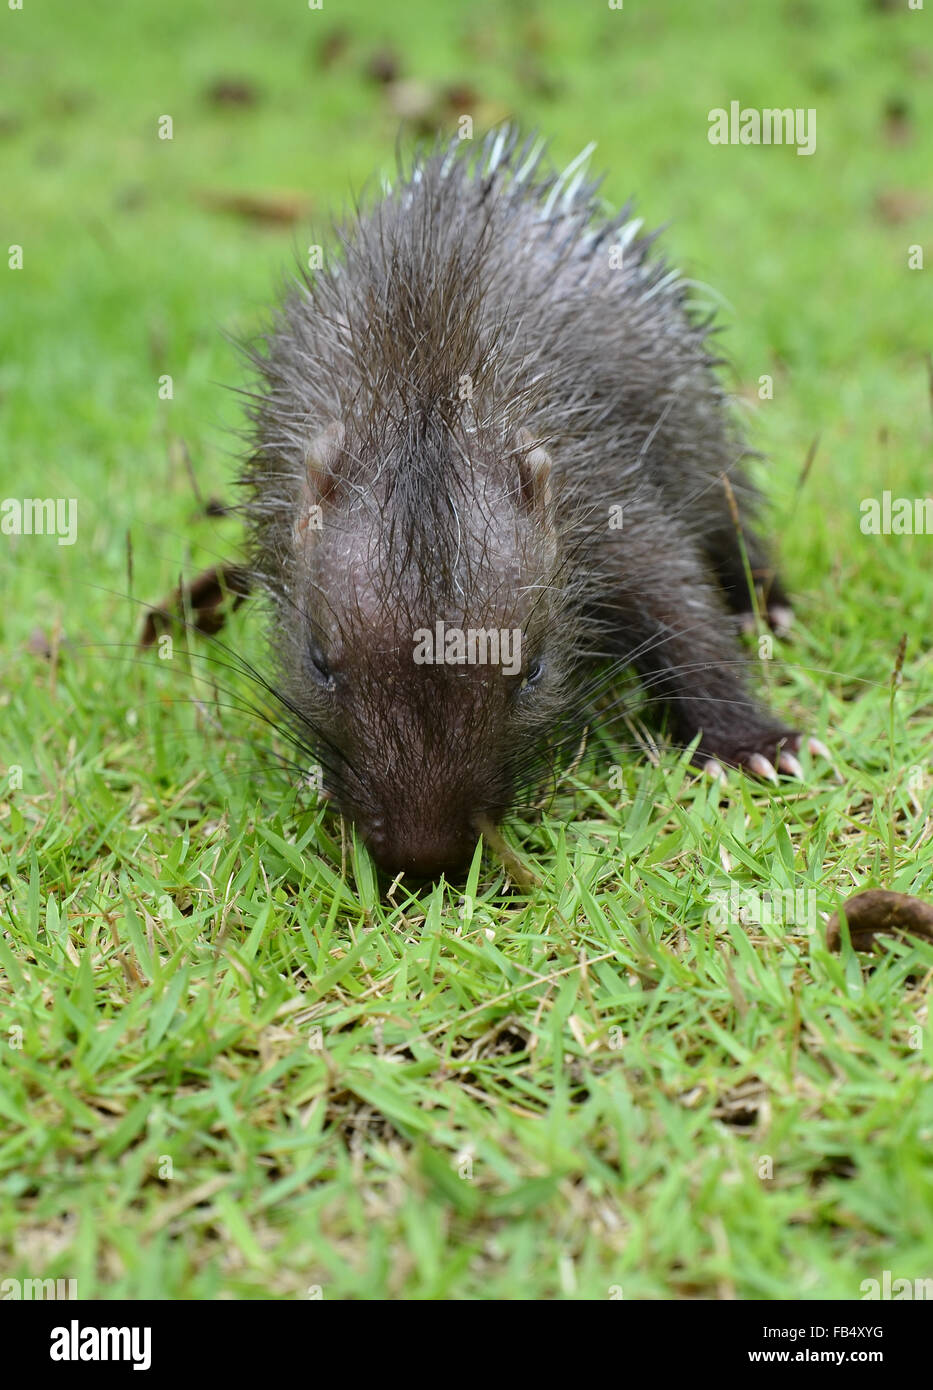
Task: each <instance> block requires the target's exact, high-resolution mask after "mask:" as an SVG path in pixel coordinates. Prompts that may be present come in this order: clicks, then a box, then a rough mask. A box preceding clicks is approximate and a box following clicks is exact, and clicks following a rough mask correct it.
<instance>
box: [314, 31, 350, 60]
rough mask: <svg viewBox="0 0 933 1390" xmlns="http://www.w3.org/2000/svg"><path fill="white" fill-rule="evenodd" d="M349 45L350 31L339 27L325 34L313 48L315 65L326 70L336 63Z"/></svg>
mask: <svg viewBox="0 0 933 1390" xmlns="http://www.w3.org/2000/svg"><path fill="white" fill-rule="evenodd" d="M349 47H350V31H349V29H347V28H344V27H340V28H337V29H331V30H330V32H329V33H327V34H325V35H324V37H323V38H322V39H321V41H320V43H319V44H318V45H317V47H316V48H315V50H314V62H315V65H316V66H317V67H319V68H321V69H322V70H324V71H326V69H327V68H332V67H334V66H335V64H336V63H338V62H339V61H340V60H341V59H342V58H343V57H344V56H345V55H346V52H347V49H348V48H349Z"/></svg>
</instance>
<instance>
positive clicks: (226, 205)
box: [197, 189, 311, 225]
mask: <svg viewBox="0 0 933 1390" xmlns="http://www.w3.org/2000/svg"><path fill="white" fill-rule="evenodd" d="M197 196H198V199H199V201H200V202H201V203H203V205H204V206H205V207H206V208H210V209H211V211H213V212H232V213H233V214H234V215H235V216H237V217H245V218H246V219H247V220H249V221H251V222H264V223H266V224H268V225H281V224H282V223H285V224H289V223H292V222H303V221H306V220H307V218H308V217H309V216H310V214H311V202H310V199H308V198H306V197H305V196H304V194H303V193H287V192H283V193H233V192H223V191H215V190H211V189H201V190H200V191H199V193H198V195H197Z"/></svg>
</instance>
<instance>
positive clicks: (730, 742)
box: [609, 534, 828, 780]
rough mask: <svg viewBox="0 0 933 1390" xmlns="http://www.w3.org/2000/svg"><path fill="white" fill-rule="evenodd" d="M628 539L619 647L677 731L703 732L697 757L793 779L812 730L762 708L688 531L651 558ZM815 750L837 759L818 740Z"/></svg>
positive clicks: (615, 603)
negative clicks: (795, 727) (794, 726)
mask: <svg viewBox="0 0 933 1390" xmlns="http://www.w3.org/2000/svg"><path fill="white" fill-rule="evenodd" d="M634 541H635V538H634V537H632V536H631V535H629V536H628V537H627V540H626V542H625V550H624V552H623V551H622V549H621V546H620V550H619V556H618V558H619V566H618V572H619V579H620V583H619V588H618V590H617V593H616V594H615V596H614V598H613V599H612V600H610V602H609V606H610V610H611V612H610V615H609V620H610V623H611V624H612V626H613V627H614V629H615V642H614V645H615V646H616V649H617V650H618V651H619V654H620V655H621V656H623V657H631V661H632V664H633V665H634V666H635V668H636V670H637V671H638V672H639V674H640V676H641V677H642V680H643V682H644V685H645V688H646V690H647V691H648V693H649V695H650V696H651V698H652V699H654V700H658V699H659V700H662V701H663V702H664V703H665V704H666V705H667V707H668V708H669V710H670V713H671V718H672V721H673V725H674V732H675V735H676V737H677V738H678V739H679V740H680V741H681V742H683V743H690V742H692V741H693V739H694V738H695V737H696V735H697V734H698V733H699V734H701V739H700V744H699V747H698V748H697V751H696V754H695V760H696V761H697V762H698V763H699V764H700V765H701V766H706V767H707V770H709V771H711V772H714V773H716V772H719V771H721V769H722V767H723V766H731V767H741V768H745V769H747V770H748V771H750V772H753V773H755V774H756V775H758V776H762V777H767V778H769V779H770V780H776V772H775V765H776V766H777V768H778V769H779V770H780V771H782V772H786V773H789V774H791V775H792V776H801V775H802V769H801V767H800V764H799V762H798V761H797V759H796V757H795V756H794V754H795V753H796V752H797V751H798V750H799V748H800V745H801V743H802V741H803V735H802V734H800V733H798V732H797V731H795V730H793V729H790V728H788V727H787V726H786V725H785V724H782V723H781V722H780V721H779V720H777V719H775V718H774V716H773V715H771V714H770V713H769V712H768V711H767V710H766V709H763V708H762V707H761V706H760V705H759V704H758V703H757V702H756V701H755V699H754V698H753V697H752V696H751V695H750V694H749V692H748V689H747V687H746V684H745V677H744V671H743V665H744V662H743V657H742V653H741V652H740V650H739V648H738V645H737V643H736V642H735V640H734V639H733V638H732V637H731V635H730V634H729V633H728V631H727V627H726V623H725V615H724V613H723V608H722V602H721V598H720V596H719V594H718V593H717V590H716V586H715V585H714V584H713V583H712V582H711V581H710V580H709V578H708V577H707V575H706V573H705V572H704V568H703V564H702V562H701V560H700V557H699V556H698V555H697V553H696V551H695V549H694V548H693V545H692V543H691V541H690V539H689V537H688V536H687V535H686V534H682V535H680V536H678V537H677V538H676V539H675V541H674V542H673V543H671V544H669V545H668V546H666V547H665V548H664V550H663V551H662V552H660V553H659V550H658V547H657V546H656V545H653V546H646V547H645V554H644V558H643V561H641V562H640V561H639V549H640V547H639V546H638V545H637V543H633V542H634ZM809 746H810V751H811V752H812V753H814V754H818V755H820V756H828V755H827V754H826V750H825V749H824V747H823V745H822V744H820V743H818V742H817V741H816V740H813V739H811V740H810V744H809Z"/></svg>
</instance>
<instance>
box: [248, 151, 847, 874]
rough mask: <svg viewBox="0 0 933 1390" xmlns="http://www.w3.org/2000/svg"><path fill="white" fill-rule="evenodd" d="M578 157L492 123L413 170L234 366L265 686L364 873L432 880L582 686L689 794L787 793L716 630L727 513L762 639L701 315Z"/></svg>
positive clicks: (726, 599) (762, 722)
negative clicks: (564, 164)
mask: <svg viewBox="0 0 933 1390" xmlns="http://www.w3.org/2000/svg"><path fill="white" fill-rule="evenodd" d="M584 153H585V154H586V153H588V152H584ZM584 165H585V159H584V157H583V156H581V157H580V159H578V160H575V161H574V163H573V164H571V165H570V167H569V168H567V169H565V170H564V171H563V172H562V173H555V172H553V171H552V170H550V169H549V168H548V167H547V166H546V164H545V163H544V160H543V156H542V153H541V151H540V148H539V147H538V146H537V145H535V144H533V142H532V141H530V140H529V141H522V139H521V137H520V136H519V135H518V133H517V132H516V131H515V130H514V129H510V128H509V129H504V130H499V131H498V132H494V133H493V134H491V135H490V136H489V137H487V139H486V140H485V141H484V142H483V143H482V145H481V146H479V147H478V148H476V147H473V146H471V145H469V144H463V145H456V146H454V147H452V148H443V149H437V150H435V151H433V152H431V153H429V154H426V155H424V156H419V157H418V158H417V159H416V161H415V163H414V166H413V168H412V169H411V170H410V171H409V172H408V173H407V174H403V175H402V176H401V177H400V180H399V182H398V183H397V184H396V185H395V186H394V187H392V188H391V189H389V188H387V189H386V190H385V191H384V194H383V196H382V197H381V198H380V199H379V200H378V201H376V202H375V204H374V205H372V206H369V207H368V208H365V209H364V210H362V211H358V212H357V213H356V215H355V216H354V217H353V218H352V219H351V220H350V221H349V222H348V223H346V224H345V225H343V226H342V227H341V228H340V229H338V230H337V233H336V235H335V249H334V253H333V254H332V255H331V256H329V257H328V258H327V259H326V262H325V267H324V269H322V270H320V271H315V272H314V273H311V274H303V275H302V278H301V280H300V282H299V284H298V285H297V287H296V288H295V289H294V290H293V291H292V292H290V293H289V294H288V296H287V297H286V300H285V303H284V306H283V307H282V308H281V310H280V311H279V313H278V315H277V317H276V319H275V321H274V323H273V324H272V326H271V329H270V331H269V332H268V333H267V334H266V335H265V336H264V338H263V339H262V342H261V343H260V345H259V346H258V347H257V348H256V349H255V351H254V361H255V363H256V364H257V366H258V368H259V371H260V373H261V381H260V389H259V391H258V392H257V393H256V397H255V406H254V410H253V412H252V417H253V421H254V426H255V441H254V447H253V450H252V453H251V457H250V459H249V461H248V463H247V465H246V468H245V471H244V476H243V482H244V483H245V485H246V489H247V494H246V495H247V501H246V506H245V511H246V515H247V519H248V524H249V535H250V552H251V565H252V568H253V570H254V573H255V576H256V579H257V582H258V583H259V584H261V585H262V586H263V587H264V588H265V589H266V590H267V592H268V594H269V596H270V598H271V612H272V627H271V640H272V649H273V652H274V655H275V659H276V662H277V666H278V680H279V685H280V689H281V694H282V697H283V699H284V703H285V706H286V708H287V709H288V711H289V712H290V714H291V716H292V717H293V718H294V719H295V720H296V721H297V722H298V725H299V726H300V732H301V735H302V738H303V739H304V740H305V741H306V742H308V743H309V744H310V745H311V746H313V748H314V749H315V750H316V752H317V756H318V757H319V760H320V763H321V764H322V766H323V769H324V784H325V787H326V789H327V790H328V792H329V793H330V794H331V796H332V797H333V798H334V800H335V801H336V804H337V806H338V807H339V808H340V810H341V811H342V812H343V813H344V814H345V815H346V816H347V817H349V818H350V819H352V820H353V821H354V822H355V823H356V825H357V827H358V829H359V831H360V832H361V834H362V836H363V837H364V839H365V840H366V842H367V844H368V846H369V848H370V850H371V852H372V853H373V855H374V857H375V858H376V860H377V861H378V863H379V864H380V865H381V866H382V867H384V868H385V869H387V870H391V871H398V870H403V869H404V870H408V871H410V872H413V873H415V874H419V875H427V876H433V875H435V874H438V873H440V872H442V871H448V872H450V871H454V870H457V869H459V868H462V866H463V865H464V864H465V863H466V862H468V861H469V859H470V857H471V855H472V854H473V851H474V849H475V845H476V840H477V835H478V826H480V825H481V824H487V825H488V824H490V823H493V824H494V823H496V822H498V821H499V820H500V819H501V818H502V817H503V815H505V814H506V812H507V811H508V809H509V807H510V805H511V804H512V801H513V798H514V796H515V793H516V790H517V788H519V787H520V786H522V785H527V784H528V783H529V782H531V781H532V780H533V779H534V777H535V775H536V773H537V775H540V773H541V770H542V767H543V766H544V765H546V758H547V756H548V753H549V750H550V751H553V750H554V748H555V747H556V746H557V747H559V746H565V745H566V744H567V742H568V740H569V738H570V737H571V736H572V735H577V736H578V734H579V730H580V728H581V726H582V722H583V720H584V719H585V718H586V717H587V711H588V709H589V708H590V707H591V699H592V695H593V693H594V691H595V690H601V691H603V692H604V691H605V688H606V687H605V681H604V680H603V679H602V678H601V673H603V674H604V673H605V668H606V663H607V662H613V663H615V669H617V670H619V671H620V672H621V671H622V669H623V668H626V667H634V668H635V670H636V671H637V672H638V673H639V675H640V676H641V678H642V681H643V683H644V685H645V687H646V689H647V690H648V692H649V693H650V695H651V697H652V698H653V699H655V700H658V701H659V702H662V703H663V704H664V705H665V706H666V708H667V709H668V711H669V719H670V725H671V728H672V730H673V733H674V735H675V736H676V737H677V738H678V739H679V740H680V741H682V742H684V743H687V742H690V741H691V740H692V739H694V738H695V737H696V735H697V734H700V735H701V738H700V743H699V748H698V752H697V759H698V761H699V762H700V763H701V764H707V765H710V766H711V770H714V771H716V770H718V766H720V765H721V766H734V767H741V768H745V769H748V770H750V771H752V772H755V773H758V774H759V775H764V776H769V777H772V778H774V777H775V776H776V773H775V765H776V766H777V768H779V769H780V770H782V771H784V772H789V773H791V774H799V772H800V765H799V763H798V762H797V760H796V758H795V757H794V753H795V751H797V750H798V749H799V745H800V742H801V735H800V734H798V733H796V732H794V731H793V730H791V729H789V728H787V727H786V726H785V725H784V724H782V723H781V722H780V721H779V720H777V719H775V718H773V717H772V716H771V715H770V714H769V713H768V712H767V711H766V710H764V709H763V708H762V707H761V706H760V705H759V704H758V703H756V701H755V700H754V699H753V697H752V696H751V695H750V694H749V693H748V690H747V688H746V683H745V676H744V674H743V665H744V662H743V661H742V658H741V652H740V649H739V646H738V643H737V639H736V636H735V632H736V629H737V627H738V626H739V620H738V619H737V617H735V616H732V617H730V614H731V615H740V616H741V615H743V614H748V613H749V612H750V611H751V608H752V600H751V597H750V594H749V586H748V582H747V575H746V569H745V563H744V561H743V556H742V551H741V547H740V544H739V537H738V533H737V526H736V519H737V516H738V517H739V518H740V519H741V532H742V536H743V537H744V545H745V551H746V556H747V560H748V564H749V565H750V568H751V572H752V574H753V575H754V577H755V580H756V581H757V583H758V584H759V585H760V586H761V590H762V593H763V596H764V602H765V606H766V612H767V614H768V616H769V617H770V618H771V620H772V622H775V623H777V622H780V621H783V620H784V619H785V618H786V617H787V616H788V615H789V606H788V602H787V599H786V597H785V595H784V592H783V589H782V587H781V584H780V582H779V580H778V579H777V578H776V576H775V575H774V573H773V570H772V568H771V565H770V562H769V560H768V557H767V554H766V551H765V548H764V546H763V544H762V542H761V540H760V539H759V537H758V536H757V534H756V531H755V528H754V517H755V509H756V501H757V499H756V494H755V492H754V490H753V488H752V486H751V485H750V483H749V480H748V478H747V476H746V473H745V469H744V458H745V455H746V450H745V447H744V445H743V441H742V439H741V437H740V434H739V432H738V431H737V429H736V426H735V424H734V422H733V420H732V418H731V416H730V414H729V410H728V404H727V401H726V398H725V396H724V393H723V391H722V388H721V386H720V384H719V382H718V380H717V377H716V375H715V371H714V367H715V359H714V358H713V356H712V354H711V352H710V349H709V345H708V334H709V323H708V321H707V322H703V323H700V322H697V321H695V320H694V318H693V317H692V316H691V315H690V313H689V312H688V309H687V307H686V295H687V291H686V288H685V286H684V283H683V281H682V280H681V279H680V278H679V276H678V274H677V273H676V271H674V270H671V269H670V268H668V267H667V266H666V265H665V264H664V262H663V261H662V260H660V259H659V258H657V257H656V256H654V255H651V254H649V252H650V248H651V244H652V241H653V239H654V238H653V236H646V235H642V234H641V233H640V230H639V228H640V223H639V222H637V221H633V220H631V219H630V217H629V213H628V210H627V209H626V210H624V211H623V212H621V213H620V214H619V215H618V216H616V217H614V218H612V219H609V220H607V219H606V218H605V216H603V215H602V214H601V210H600V204H599V202H598V200H597V197H596V189H597V186H598V185H597V184H594V183H592V182H589V183H588V182H586V180H585V177H584ZM724 478H726V479H728V489H727V486H726V484H725V483H724V481H723V479H724ZM736 512H737V516H736ZM477 634H478V636H477ZM484 654H485V659H484ZM811 747H812V749H813V751H816V752H819V753H823V752H824V750H823V748H822V745H819V744H817V743H816V742H815V741H811Z"/></svg>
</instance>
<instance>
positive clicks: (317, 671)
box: [308, 642, 334, 687]
mask: <svg viewBox="0 0 933 1390" xmlns="http://www.w3.org/2000/svg"><path fill="white" fill-rule="evenodd" d="M308 666H309V668H310V671H311V675H312V677H313V678H314V680H315V681H316V682H317V684H318V685H323V686H328V687H329V686H332V685H333V683H334V677H333V675H332V673H331V669H330V667H329V666H328V664H327V659H326V657H325V656H324V653H323V652H322V651H321V649H320V647H319V646H318V645H317V643H315V642H309V643H308Z"/></svg>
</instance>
